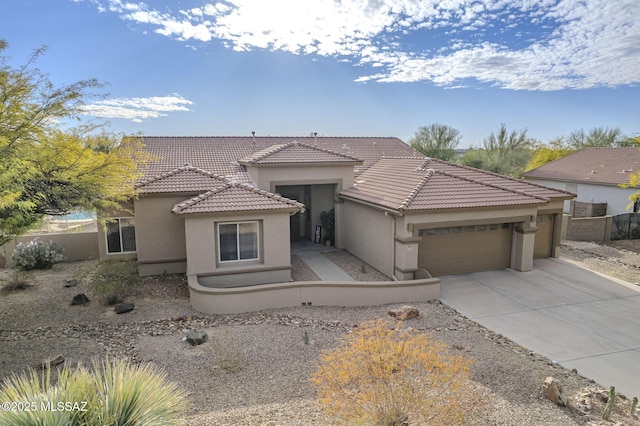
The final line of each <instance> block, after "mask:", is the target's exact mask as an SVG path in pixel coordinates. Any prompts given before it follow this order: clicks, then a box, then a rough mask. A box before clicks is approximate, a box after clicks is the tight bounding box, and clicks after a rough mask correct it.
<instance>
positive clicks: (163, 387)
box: [0, 359, 187, 426]
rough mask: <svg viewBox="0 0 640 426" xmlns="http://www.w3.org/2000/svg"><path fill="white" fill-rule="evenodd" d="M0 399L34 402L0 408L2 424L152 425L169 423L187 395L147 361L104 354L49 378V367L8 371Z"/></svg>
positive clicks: (182, 405) (52, 425) (65, 368)
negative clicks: (18, 372) (90, 364)
mask: <svg viewBox="0 0 640 426" xmlns="http://www.w3.org/2000/svg"><path fill="white" fill-rule="evenodd" d="M0 401H25V402H26V401H28V403H29V404H35V405H32V406H31V407H30V408H34V409H31V410H24V409H21V410H2V411H0V424H3V425H47V426H57V425H60V426H62V425H65V426H66V425H130V426H144V425H148V426H152V425H153V426H155V425H167V424H171V422H172V421H173V420H174V419H175V418H176V417H177V415H178V414H179V413H180V412H181V410H182V409H183V408H184V407H185V405H186V401H187V399H186V394H185V392H184V391H182V390H180V389H179V388H178V387H177V385H175V384H174V383H172V382H169V381H168V380H167V378H166V373H164V371H162V370H160V369H158V368H156V367H154V366H153V365H152V364H137V365H133V364H131V363H130V362H129V361H124V360H118V359H116V360H108V359H106V360H103V361H98V360H95V361H94V362H93V368H92V369H90V370H89V369H86V368H84V367H82V366H79V367H77V368H75V369H71V368H69V367H67V366H65V367H63V368H62V370H61V371H60V372H59V374H58V379H57V381H56V383H55V384H53V383H52V380H51V372H50V370H46V372H44V371H43V372H42V373H41V374H40V375H39V374H38V373H37V372H36V371H34V370H29V371H27V372H26V373H23V374H22V375H19V376H18V375H14V376H12V377H10V378H8V379H6V380H5V381H4V384H3V386H2V388H0ZM85 403H86V404H85ZM68 404H74V405H68ZM51 407H53V408H54V409H51ZM60 408H62V409H60ZM65 408H66V409H65Z"/></svg>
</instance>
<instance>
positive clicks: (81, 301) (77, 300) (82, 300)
mask: <svg viewBox="0 0 640 426" xmlns="http://www.w3.org/2000/svg"><path fill="white" fill-rule="evenodd" d="M87 303H89V298H88V297H87V296H86V295H85V294H84V293H80V294H76V295H75V296H73V299H72V300H71V306H75V305H85V304H87Z"/></svg>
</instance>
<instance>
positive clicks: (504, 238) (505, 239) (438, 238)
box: [418, 224, 513, 276]
mask: <svg viewBox="0 0 640 426" xmlns="http://www.w3.org/2000/svg"><path fill="white" fill-rule="evenodd" d="M421 234H422V241H421V242H420V245H419V262H418V263H419V266H420V267H421V268H424V269H426V270H428V271H429V272H430V273H431V275H433V276H440V275H451V274H462V273H469V272H477V271H488V270H492V269H504V268H508V267H510V266H511V241H512V238H513V237H512V234H513V227H512V225H511V224H491V225H475V226H473V225H471V226H461V227H449V228H438V229H428V230H421Z"/></svg>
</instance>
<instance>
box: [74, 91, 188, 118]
mask: <svg viewBox="0 0 640 426" xmlns="http://www.w3.org/2000/svg"><path fill="white" fill-rule="evenodd" d="M189 105H193V102H192V101H190V100H187V99H185V98H183V97H182V96H180V95H176V94H174V95H170V96H154V97H150V98H119V99H109V100H104V101H98V102H94V103H92V104H89V105H85V106H84V107H83V108H82V110H83V112H84V114H86V115H91V116H94V117H103V118H123V119H125V120H131V121H133V122H134V123H141V122H142V121H144V120H147V119H150V118H159V117H165V116H167V115H168V114H167V113H169V112H174V111H190V109H189Z"/></svg>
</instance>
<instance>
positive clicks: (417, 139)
mask: <svg viewBox="0 0 640 426" xmlns="http://www.w3.org/2000/svg"><path fill="white" fill-rule="evenodd" d="M461 138H462V136H461V135H460V132H459V131H457V130H456V129H454V128H453V127H449V126H446V125H443V124H437V123H434V124H430V125H429V126H422V127H419V128H418V130H417V131H416V133H415V135H414V136H413V138H411V140H410V141H409V145H411V146H412V147H413V148H414V149H416V150H417V151H419V152H421V153H422V154H424V155H426V156H427V157H432V158H439V159H441V160H444V161H454V160H455V159H456V158H457V156H458V154H457V152H456V148H457V147H458V145H459V144H460V139H461Z"/></svg>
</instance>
